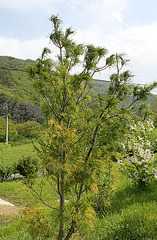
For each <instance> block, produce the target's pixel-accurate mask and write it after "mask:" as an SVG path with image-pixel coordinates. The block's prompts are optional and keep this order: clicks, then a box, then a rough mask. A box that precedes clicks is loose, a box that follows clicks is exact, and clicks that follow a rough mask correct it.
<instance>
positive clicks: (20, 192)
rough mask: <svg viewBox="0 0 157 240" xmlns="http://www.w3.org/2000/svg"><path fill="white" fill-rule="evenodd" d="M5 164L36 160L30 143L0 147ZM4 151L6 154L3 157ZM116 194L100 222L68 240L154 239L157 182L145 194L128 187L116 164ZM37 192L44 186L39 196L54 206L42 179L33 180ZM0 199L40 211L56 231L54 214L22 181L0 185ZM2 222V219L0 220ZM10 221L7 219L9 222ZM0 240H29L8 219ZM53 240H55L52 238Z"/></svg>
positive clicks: (14, 221)
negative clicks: (23, 159)
mask: <svg viewBox="0 0 157 240" xmlns="http://www.w3.org/2000/svg"><path fill="white" fill-rule="evenodd" d="M0 147H1V148H0V149H1V152H2V153H3V155H2V159H3V161H4V160H5V164H10V163H13V162H15V161H18V159H19V157H21V156H23V155H26V156H28V154H30V155H33V156H36V152H35V151H34V148H33V145H32V144H31V143H29V144H24V145H19V146H18V145H17V146H10V145H9V146H7V145H3V146H2V145H0ZM5 151H7V153H5ZM113 171H114V176H115V182H116V185H117V190H116V191H115V193H114V194H113V195H112V197H111V206H109V207H107V208H106V213H105V215H104V216H103V217H102V218H96V219H95V222H94V226H95V227H94V228H93V229H90V230H89V229H88V228H86V227H85V228H84V229H83V230H82V232H81V235H80V237H79V235H77V237H75V238H72V239H80V240H82V239H86V240H91V239H92V240H107V239H108V240H113V239H119V240H144V239H145V240H149V239H152V240H156V239H157V234H156V233H157V181H154V182H151V183H150V184H149V185H148V188H147V189H146V190H145V191H140V190H139V189H138V188H135V187H134V188H133V187H131V186H130V183H129V180H128V179H127V178H126V177H124V176H123V175H121V173H119V172H118V171H117V163H114V166H113ZM35 181H36V189H37V190H39V189H40V186H41V183H44V185H43V186H44V188H43V196H44V197H45V200H46V201H47V203H48V204H51V205H53V206H54V207H57V206H58V202H57V201H56V200H57V198H58V196H57V195H56V194H55V193H52V191H49V189H48V183H47V182H46V181H45V180H44V177H40V178H38V179H36V180H35ZM0 197H1V198H3V199H5V200H7V201H10V202H11V203H14V204H15V205H17V206H28V207H35V208H36V209H38V208H41V206H42V209H43V210H44V212H45V215H46V216H47V218H48V219H49V220H50V221H51V223H52V230H54V229H55V228H56V224H55V221H56V219H57V214H56V212H55V211H54V210H49V209H47V208H46V207H44V206H43V205H41V202H40V201H39V200H38V199H36V198H35V197H34V196H32V192H31V191H30V190H29V189H28V188H27V187H26V185H25V184H24V183H23V180H13V181H5V182H1V183H0ZM2 218H4V217H2ZM9 219H10V218H9ZM1 226H2V230H1V232H0V240H16V239H18V240H25V239H27V240H31V237H30V234H29V232H28V230H27V229H26V228H25V227H23V226H22V225H21V217H14V218H13V217H12V218H11V219H10V220H9V221H7V219H4V221H3V219H2V223H1ZM54 239H55V238H54Z"/></svg>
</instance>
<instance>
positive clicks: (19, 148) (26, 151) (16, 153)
mask: <svg viewBox="0 0 157 240" xmlns="http://www.w3.org/2000/svg"><path fill="white" fill-rule="evenodd" d="M22 156H32V157H37V153H36V151H35V150H34V146H33V144H32V143H27V144H22V145H21V144H19V145H11V144H8V145H7V144H6V143H0V164H1V163H2V162H3V164H4V166H10V165H12V164H13V163H14V162H17V161H18V160H19V159H20V157H22Z"/></svg>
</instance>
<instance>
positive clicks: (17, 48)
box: [0, 0, 157, 93]
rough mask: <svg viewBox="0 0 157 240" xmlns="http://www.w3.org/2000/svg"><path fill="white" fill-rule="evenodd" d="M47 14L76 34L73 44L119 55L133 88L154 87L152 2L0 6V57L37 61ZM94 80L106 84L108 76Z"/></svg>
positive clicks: (62, 0) (52, 1)
mask: <svg viewBox="0 0 157 240" xmlns="http://www.w3.org/2000/svg"><path fill="white" fill-rule="evenodd" d="M52 14H54V15H57V14H59V17H60V18H61V19H62V20H63V28H66V27H69V26H72V27H73V29H76V34H75V39H76V41H77V42H78V43H85V44H94V45H95V46H100V47H105V48H107V49H108V56H109V55H111V54H113V53H125V54H126V55H127V58H128V59H130V62H129V64H128V66H127V67H128V69H129V70H130V71H131V72H132V73H133V74H134V77H133V79H132V81H133V82H134V83H137V84H149V83H152V82H154V81H157V1H156V0H149V1H148V0H0V23H1V28H0V56H12V57H16V58H20V59H33V60H36V59H37V58H38V57H40V56H41V53H42V49H43V48H44V47H49V40H48V35H49V34H50V33H51V30H52V25H51V22H50V21H49V18H50V16H51V15H52ZM96 78H97V79H104V80H108V79H109V73H108V72H103V73H101V74H99V75H98V76H96ZM156 93H157V90H156Z"/></svg>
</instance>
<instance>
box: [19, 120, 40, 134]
mask: <svg viewBox="0 0 157 240" xmlns="http://www.w3.org/2000/svg"><path fill="white" fill-rule="evenodd" d="M16 129H17V132H18V134H20V135H23V136H24V137H27V138H37V137H38V136H39V131H40V124H39V123H37V122H36V121H32V122H25V123H24V124H17V125H16Z"/></svg>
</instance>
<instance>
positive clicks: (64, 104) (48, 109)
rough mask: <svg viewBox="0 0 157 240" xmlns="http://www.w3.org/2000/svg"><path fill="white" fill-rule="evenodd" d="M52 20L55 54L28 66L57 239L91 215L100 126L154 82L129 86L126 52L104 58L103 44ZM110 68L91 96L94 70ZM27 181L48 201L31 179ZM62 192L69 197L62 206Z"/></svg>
mask: <svg viewBox="0 0 157 240" xmlns="http://www.w3.org/2000/svg"><path fill="white" fill-rule="evenodd" d="M50 21H51V22H52V25H53V30H52V33H51V34H50V35H49V38H50V42H51V43H52V44H53V45H54V46H55V47H56V48H57V49H58V55H57V58H56V60H54V59H51V58H49V57H48V56H51V55H50V50H49V49H44V51H43V53H42V56H41V58H40V59H38V60H37V61H36V65H35V66H30V67H29V69H28V71H29V73H30V76H31V77H32V78H33V79H34V86H35V88H36V89H37V91H38V93H39V95H40V99H41V105H42V109H43V112H44V114H45V115H46V116H47V120H46V124H45V130H44V131H43V136H42V138H41V139H40V146H41V148H39V149H38V151H39V155H40V157H41V159H42V162H43V169H46V170H47V174H46V175H45V180H47V181H48V182H49V184H50V187H51V189H53V190H54V191H55V192H56V194H57V195H58V196H59V208H58V209H56V208H54V207H53V206H50V205H49V207H50V208H54V209H56V211H57V212H58V217H59V229H58V237H57V239H58V240H62V239H66V240H67V239H69V238H70V237H71V236H72V234H73V233H75V232H76V231H77V230H78V229H79V228H81V227H83V224H84V223H88V224H90V223H91V221H90V219H91V216H92V217H94V210H93V209H92V207H91V202H90V201H91V199H90V198H88V193H89V192H90V189H91V185H92V184H93V183H95V184H99V183H100V182H101V181H102V177H103V173H104V171H103V170H104V164H105V161H104V157H105V151H104V146H103V144H102V141H99V137H100V136H101V134H103V129H105V126H109V125H108V124H109V122H110V120H111V119H114V118H118V117H119V116H121V115H122V114H126V113H128V111H129V109H130V108H131V107H132V106H133V104H134V103H135V102H136V101H138V100H140V99H143V98H146V96H147V94H148V93H149V91H150V90H151V89H152V88H153V87H154V85H152V86H149V87H144V88H138V87H132V86H131V85H128V84H127V83H128V81H129V80H130V79H131V74H130V72H129V71H124V72H122V70H123V67H124V66H125V64H126V63H127V62H128V60H126V59H125V57H124V55H122V54H120V55H118V54H113V55H111V56H110V57H108V58H106V55H107V50H106V49H105V48H100V47H95V46H93V45H82V44H76V43H75V42H74V41H73V39H72V36H73V35H74V33H75V31H74V30H73V29H72V28H71V27H69V28H67V29H65V31H64V30H63V29H62V28H61V23H62V21H61V20H60V19H59V17H58V16H54V15H52V16H51V18H50ZM100 63H102V65H100ZM78 66H79V69H81V70H80V71H79V72H78ZM108 67H115V70H116V73H115V74H112V75H111V77H110V81H111V84H110V87H109V90H108V94H107V96H98V97H95V98H91V97H90V95H89V92H90V90H91V88H92V78H93V76H94V74H95V73H96V72H100V71H103V70H105V69H107V68H108ZM128 94H132V95H131V96H132V100H131V102H130V103H129V104H128V106H123V105H122V104H121V102H122V101H123V100H124V99H125V98H126V97H127V96H128ZM106 129H107V127H106ZM27 184H28V186H29V187H30V188H31V189H32V191H33V192H34V193H35V194H36V196H37V197H39V198H40V200H41V201H42V202H43V203H44V204H45V205H47V203H45V202H44V198H43V196H42V194H40V195H39V193H37V192H36V190H35V189H34V187H33V185H32V183H31V182H30V180H29V181H28V183H27ZM66 196H68V198H69V202H68V203H66V205H65V198H66Z"/></svg>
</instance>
